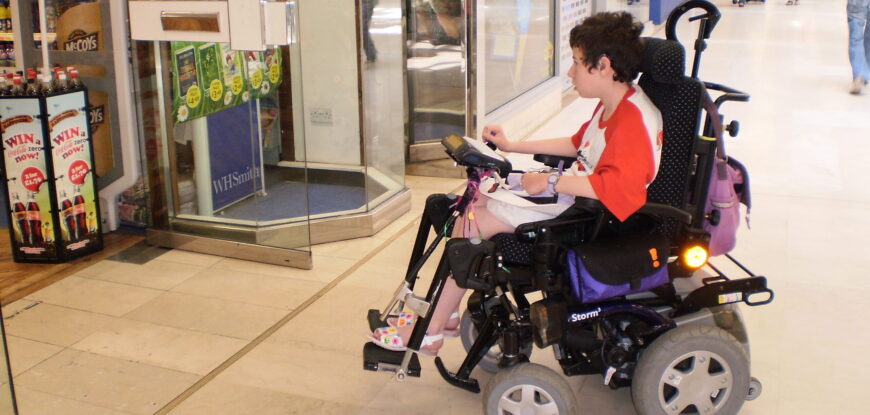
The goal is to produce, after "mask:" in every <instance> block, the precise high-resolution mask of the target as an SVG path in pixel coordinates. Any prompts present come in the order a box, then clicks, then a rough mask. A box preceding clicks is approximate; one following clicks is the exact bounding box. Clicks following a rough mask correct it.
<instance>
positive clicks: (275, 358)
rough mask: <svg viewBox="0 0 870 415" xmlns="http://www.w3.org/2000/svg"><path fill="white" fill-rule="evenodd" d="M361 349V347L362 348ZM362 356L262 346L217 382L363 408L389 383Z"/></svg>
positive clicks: (299, 347)
mask: <svg viewBox="0 0 870 415" xmlns="http://www.w3.org/2000/svg"><path fill="white" fill-rule="evenodd" d="M360 347H362V345H360ZM378 375H382V374H379V373H374V372H366V371H364V370H362V361H361V359H360V357H359V356H351V355H348V354H344V353H338V352H335V351H326V350H315V349H312V348H310V347H309V346H307V345H294V344H276V343H266V342H264V343H262V344H260V345H259V346H257V347H256V348H254V349H253V350H252V351H251V352H250V353H248V354H247V355H245V356H244V357H243V358H241V359H239V361H237V362H236V363H235V364H233V365H232V366H230V367H229V368H228V369H227V370H226V371H224V372H223V373H221V374H220V375H219V376H218V377H217V379H219V380H223V381H226V382H232V383H238V384H241V385H245V386H249V387H255V388H263V389H269V390H273V391H277V392H282V393H288V394H294V395H300V396H305V397H308V398H314V399H318V400H323V401H328V402H339V403H344V404H351V405H363V404H365V403H366V402H368V401H369V400H370V399H372V397H373V396H375V394H377V392H378V391H379V390H380V389H381V388H383V386H384V385H385V384H386V383H387V382H388V381H389V380H388V378H387V377H384V376H378Z"/></svg>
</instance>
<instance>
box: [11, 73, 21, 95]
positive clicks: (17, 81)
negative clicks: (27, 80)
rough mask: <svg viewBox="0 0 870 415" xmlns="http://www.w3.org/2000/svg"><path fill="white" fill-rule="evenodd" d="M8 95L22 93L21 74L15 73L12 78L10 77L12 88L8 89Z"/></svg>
mask: <svg viewBox="0 0 870 415" xmlns="http://www.w3.org/2000/svg"><path fill="white" fill-rule="evenodd" d="M9 95H14V96H22V95H24V85H23V84H22V83H21V75H17V74H16V75H15V76H14V78H12V89H11V90H10V91H9Z"/></svg>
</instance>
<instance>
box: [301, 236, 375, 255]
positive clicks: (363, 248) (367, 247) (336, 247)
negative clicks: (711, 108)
mask: <svg viewBox="0 0 870 415" xmlns="http://www.w3.org/2000/svg"><path fill="white" fill-rule="evenodd" d="M383 242H384V241H383V240H382V239H377V238H372V237H367V238H356V239H350V240H347V241H339V242H330V243H327V244H320V245H313V246H312V247H311V252H312V254H313V255H314V260H315V261H317V258H321V257H336V258H345V259H354V260H360V259H362V258H364V257H365V256H366V255H368V254H369V253H370V252H372V251H373V250H374V249H376V248H377V247H378V246H380V245H381V244H382V243H383Z"/></svg>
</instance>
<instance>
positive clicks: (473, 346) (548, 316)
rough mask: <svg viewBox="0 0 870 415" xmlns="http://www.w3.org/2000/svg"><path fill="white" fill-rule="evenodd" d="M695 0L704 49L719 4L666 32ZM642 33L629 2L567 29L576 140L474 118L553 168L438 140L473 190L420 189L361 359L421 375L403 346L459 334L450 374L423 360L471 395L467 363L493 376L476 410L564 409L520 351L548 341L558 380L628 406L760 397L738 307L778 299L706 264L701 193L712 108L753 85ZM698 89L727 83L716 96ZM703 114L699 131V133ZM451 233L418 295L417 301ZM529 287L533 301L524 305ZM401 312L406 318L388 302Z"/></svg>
mask: <svg viewBox="0 0 870 415" xmlns="http://www.w3.org/2000/svg"><path fill="white" fill-rule="evenodd" d="M695 8H702V9H704V10H705V11H706V12H707V13H706V14H704V15H700V16H694V17H692V18H691V19H695V20H697V19H702V24H701V28H702V30H700V31H699V41H698V42H696V43H695V46H696V51H698V53H700V51H701V50H703V47H705V45H704V43H703V39H706V38H708V37H709V33H710V31H711V30H712V28H713V27H714V26H715V23H716V21H718V18H719V14H718V10H716V9H715V6H713V5H712V4H711V3H709V2H706V1H704V0H690V1H689V2H687V3H686V4H684V5H683V6H681V7H680V8H678V10H677V12H675V13H672V15H671V17H669V19H668V27H669V32H670V31H672V30H671V29H672V27H671V26H672V23H673V25H675V24H676V23H675V22H676V20H677V19H679V17H680V16H682V15H683V14H685V13H686V12H687V11H688V10H692V9H695ZM640 32H641V26H640V25H639V24H638V23H636V22H635V21H633V20H632V18H631V17H630V16H629V15H628V14H627V13H603V14H598V15H595V16H592V17H590V18H587V19H586V20H584V22H583V23H582V24H581V25H579V26H577V27H575V28H574V29H573V30H572V31H571V35H570V45H571V47H572V51H573V65H572V67H571V69H570V70H569V71H568V76H569V77H571V80H572V83H573V85H574V88H575V90H576V91H577V92H578V93H579V94H580V95H581V96H582V97H587V98H597V99H598V100H599V104H598V106H597V107H596V109H595V111H594V112H593V115H592V117H591V119H590V120H589V121H587V122H586V123H585V124H583V125H582V126H581V127H580V129H579V131H578V132H577V133H576V134H575V135H574V136H572V137H565V138H555V139H549V140H540V141H529V142H511V141H509V140H508V139H507V138H506V137H505V135H504V132H503V130H502V129H501V128H500V127H498V126H487V127H486V128H485V129H484V131H483V136H484V137H483V138H484V139H485V140H486V141H489V142H491V143H492V144H494V145H495V146H497V147H498V148H499V149H501V150H503V151H509V152H519V153H536V155H535V159H536V160H538V161H541V162H543V163H544V164H546V165H548V166H550V167H551V169H550V170H549V171H546V172H525V173H522V174H521V175H516V174H510V173H512V167H511V163H510V162H509V161H508V160H506V159H504V158H503V157H502V156H501V155H499V154H497V153H495V152H493V151H491V150H490V149H488V148H486V147H485V146H483V145H482V144H479V143H480V142H479V141H477V140H473V139H470V138H462V137H458V136H455V135H453V136H448V137H445V138H444V140H442V144H443V145H444V146H445V147H446V148H447V152H448V154H450V156H451V157H452V158H453V159H454V160H455V161H456V162H457V163H458V164H459V165H462V166H464V167H466V172H467V173H468V185H467V187H466V190H465V192H464V193H463V194H462V195H460V196H457V195H431V196H429V198H428V199H427V201H426V209H425V210H424V213H423V217H422V219H421V223H420V228H419V231H418V234H417V240H416V241H415V245H414V248H413V249H412V254H411V259H410V262H409V265H408V272H407V273H406V276H405V279H404V281H403V282H402V284H401V285H400V286H399V288H398V289H397V291H396V293H395V296H394V298H393V299H392V300H391V303H390V304H389V305H388V306H387V307H386V308H385V309H384V310H383V311H380V310H369V314H368V321H369V326H370V328H371V329H372V330H373V333H372V334H371V335H370V336H369V338H370V342H369V343H367V344H366V345H365V347H364V351H363V358H364V367H365V368H366V369H369V370H385V371H392V372H395V373H396V378H397V379H399V380H403V379H404V378H405V376H406V375H410V376H419V375H420V364H419V361H418V359H417V356H416V355H417V354H426V355H435V354H437V352H438V350H439V349H440V348H441V346H442V344H443V341H444V337H445V336H447V337H456V336H458V337H462V342H463V346H464V347H465V349H466V351H467V352H468V354H467V356H466V357H465V360H464V361H463V362H462V364H461V365H460V367H459V369H458V370H457V371H456V372H455V373H452V372H449V371H447V369H446V368H445V366H444V363H443V362H442V360H441V359H440V358H439V357H436V358H435V366H436V367H437V369H438V371H439V373H440V374H441V376H442V377H443V378H444V379H445V380H446V381H447V382H448V383H450V384H451V385H453V386H457V387H459V388H462V389H465V390H468V391H471V392H480V386H479V385H478V383H477V381H476V380H475V379H473V378H471V373H472V370H473V369H474V368H475V367H480V368H482V369H483V370H486V371H488V372H492V373H495V372H497V373H496V374H495V376H493V377H492V379H490V380H489V382H488V383H487V385H486V389H485V390H484V397H483V401H484V402H483V404H484V412H485V413H487V414H499V415H501V414H504V413H511V414H517V413H527V412H528V413H555V414H563V415H564V414H575V413H577V403H576V397H574V396H573V392H572V390H571V386H570V385H568V384H567V382H566V381H565V379H564V378H563V377H562V376H560V375H559V374H557V373H556V372H554V371H553V370H551V369H549V368H547V367H545V366H541V365H537V364H533V363H530V362H529V359H530V356H531V353H532V351H533V347H532V343H534V345H536V346H538V347H540V348H545V347H549V346H552V350H553V353H554V355H555V357H556V360H557V361H558V363H559V365H560V366H561V369H562V371H563V372H564V374H565V375H568V376H572V375H585V374H600V375H602V377H603V378H604V384H605V385H608V386H610V387H612V388H618V387H624V386H631V388H632V398H633V401H634V404H635V408H636V409H637V411H638V413H639V414H641V415H647V414H651V415H652V414H655V415H664V414H675V415H676V414H722V415H730V414H736V413H737V411H739V409H740V407H741V406H742V403H743V401H744V400H750V399H754V398H755V397H757V396H758V395H759V394H760V390H761V389H760V382H758V381H757V380H755V379H754V378H751V377H750V373H749V372H750V368H749V346H748V336H747V334H746V331H745V328H744V326H743V323H742V319H741V316H740V313H739V309H737V308H736V307H734V306H733V304H735V303H738V302H744V303H746V304H747V305H762V304H767V303H769V302H771V301H772V300H773V292H772V291H771V290H769V289H768V288H767V285H766V279H765V277H762V276H756V275H754V274H752V273H751V272H750V271H749V270H748V269H746V268H745V267H744V266H743V265H741V264H739V263H738V262H737V261H736V260H734V259H733V258H731V257H730V256H727V258H728V259H730V260H731V261H733V262H734V263H735V264H736V265H737V266H738V267H740V268H741V269H742V270H743V271H745V272H746V273H747V274H748V275H749V277H748V278H741V279H734V280H731V279H729V278H728V277H726V276H725V275H724V274H723V273H722V272H721V271H719V270H718V269H717V268H715V267H714V266H712V265H710V264H707V262H706V260H707V251H706V248H707V245H708V244H709V241H710V238H711V233H710V231H708V230H707V228H708V225H713V226H715V225H716V224H717V223H718V222H719V212H718V211H717V210H716V209H719V208H718V207H716V206H713V208H710V207H709V206H710V204H709V203H707V202H708V189H709V188H710V186H712V183H714V182H713V180H712V177H713V176H714V175H715V173H716V171H715V169H714V166H718V164H717V162H719V161H722V160H721V157H720V158H718V159H717V157H719V155H722V156H723V157H724V148H723V147H722V146H721V131H718V130H719V128H718V123H721V120H720V119H719V115H718V110H717V108H718V105H719V104H721V103H722V102H725V101H728V100H736V101H746V100H748V95H746V94H743V93H740V92H739V91H736V90H732V89H730V88H727V87H724V86H721V85H716V84H711V83H704V82H701V81H700V80H698V79H696V78H694V77H692V78H690V77H686V76H685V73H684V71H685V51H684V49H683V47H682V46H681V45H680V44H679V43H677V42H676V41H672V40H663V39H652V38H644V39H641V38H640V37H639V36H640ZM701 36H703V39H701V38H700V37H701ZM668 37H669V38H671V36H670V35H669V36H668ZM698 62H699V59H698V55H696V57H695V68H693V74H696V73H697V65H698ZM639 72H642V73H643V76H641V78H640V80H639V82H638V85H635V84H634V83H633V80H634V78H635V77H636V76H637V74H638V73H639ZM641 86H642V87H643V89H641ZM706 89H716V90H720V91H723V92H725V94H723V95H722V96H720V97H719V98H717V100H716V102H715V103H713V102H712V101H711V100H710V99H709V96H708V95H707V92H706ZM708 103H709V104H710V105H707V104H708ZM702 110H703V111H702ZM704 111H706V113H707V116H708V117H707V123H706V125H705V128H704V133H705V134H706V135H708V136H710V137H711V138H707V137H703V136H700V135H699V130H700V129H701V119H702V114H703V112H704ZM734 130H735V131H736V128H734ZM714 131H715V134H713V132H714ZM541 154H545V155H546V154H548V155H551V156H553V157H540V156H541ZM566 163H568V164H567V166H568V168H567V169H565V168H564V167H565V166H566ZM720 164H721V163H720ZM514 173H515V172H514ZM517 177H519V178H517ZM747 183H748V182H747ZM518 189H519V190H518ZM711 194H712V193H711ZM506 195H508V196H506ZM517 195H524V196H525V197H517ZM518 199H519V201H518ZM542 202H543V204H539V203H542ZM711 209H712V210H711ZM430 231H434V232H435V233H436V235H435V239H434V241H432V242H431V244H429V242H428V241H429V239H428V237H429V233H430ZM448 235H450V237H451V238H450V239H449V240H448V241H447V243H446V246H445V249H444V254H443V255H442V256H441V258H440V262H439V264H438V268H437V270H436V272H435V275H434V277H433V280H432V283H431V285H430V287H429V290H428V293H427V295H426V297H425V298H421V297H418V296H416V295H414V292H413V289H414V284H415V282H416V280H417V279H418V278H419V277H418V273H419V272H420V270H421V268H422V266H423V264H424V263H425V262H426V261H427V260H428V259H429V258H430V257H431V255H432V254H433V253H434V252H435V249H436V247H437V246H438V245H439V244H440V242H441V241H442V239H444V238H446V237H447V236H448ZM427 244H428V248H427ZM726 252H727V251H726ZM705 264H706V265H710V267H709V268H710V269H712V270H713V271H715V272H716V273H717V274H716V275H713V274H709V273H708V271H706V269H705V270H701V269H700V268H701V267H702V266H704V265H705ZM681 277H692V278H681ZM677 278H680V281H677V280H676V279H677ZM467 289H472V290H474V291H473V293H472V294H471V295H470V296H469V299H468V301H467V310H466V312H465V313H464V314H463V315H462V316H461V317H460V315H459V306H460V302H461V299H462V298H463V296H464V294H465V292H466V290H467ZM530 294H531V295H536V296H539V297H541V299H540V300H538V301H535V302H534V303H530V300H529V299H528V298H527V295H530ZM759 297H766V298H759ZM404 308H408V309H410V310H412V312H401V313H398V312H399V311H401V310H403V309H404ZM396 313H398V314H396Z"/></svg>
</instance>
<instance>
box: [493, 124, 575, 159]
mask: <svg viewBox="0 0 870 415" xmlns="http://www.w3.org/2000/svg"><path fill="white" fill-rule="evenodd" d="M483 139H484V140H486V141H489V142H492V143H493V144H495V146H496V147H498V149H499V150H501V151H507V152H510V153H525V154H549V155H553V156H564V157H576V156H577V148H576V147H574V144H573V143H572V141H571V137H561V138H550V139H546V140H534V141H516V142H514V141H510V140H508V138H507V136H505V134H504V130H503V129H502V128H501V126H498V125H487V126H486V127H484V128H483Z"/></svg>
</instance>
